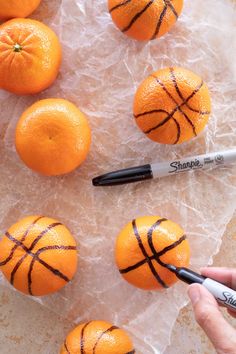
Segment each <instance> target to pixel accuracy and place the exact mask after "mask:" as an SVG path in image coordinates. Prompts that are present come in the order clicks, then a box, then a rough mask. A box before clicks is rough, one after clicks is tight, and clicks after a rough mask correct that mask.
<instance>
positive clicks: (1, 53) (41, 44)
mask: <svg viewBox="0 0 236 354" xmlns="http://www.w3.org/2000/svg"><path fill="white" fill-rule="evenodd" d="M60 64H61V45H60V43H59V40H58V38H57V36H56V34H55V33H54V32H53V31H52V30H51V29H50V28H49V27H48V26H46V25H44V24H43V23H41V22H39V21H35V20H30V19H18V18H17V19H13V20H10V21H7V22H5V23H4V24H2V25H1V26H0V88H1V89H4V90H7V91H10V92H12V93H15V94H18V95H29V94H35V93H39V92H41V91H43V90H45V89H46V88H48V87H49V86H51V85H52V83H53V82H54V81H55V79H56V77H57V75H58V72H59V68H60Z"/></svg>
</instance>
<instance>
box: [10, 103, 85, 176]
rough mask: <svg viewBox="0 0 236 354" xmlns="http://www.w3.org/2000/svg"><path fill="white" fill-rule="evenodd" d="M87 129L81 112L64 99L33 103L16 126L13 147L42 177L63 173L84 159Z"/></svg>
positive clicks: (69, 170) (72, 168) (75, 166)
mask: <svg viewBox="0 0 236 354" xmlns="http://www.w3.org/2000/svg"><path fill="white" fill-rule="evenodd" d="M90 143H91V130H90V127H89V124H88V120H87V118H86V117H85V115H84V114H83V113H82V112H81V111H80V110H79V109H78V108H77V107H76V106H75V105H74V104H73V103H71V102H69V101H67V100H64V99H58V98H54V99H45V100H41V101H38V102H36V103H34V104H33V105H32V106H31V107H29V108H28V109H27V110H26V111H25V112H24V113H23V114H22V116H21V118H20V119H19V121H18V124H17V127H16V135H15V144H16V150H17V152H18V154H19V156H20V158H21V159H22V161H23V162H24V163H25V164H26V165H27V166H28V167H29V168H31V169H32V170H34V171H36V172H38V173H41V174H43V175H46V176H56V175H61V174H66V173H69V172H71V171H73V170H74V169H76V168H77V167H78V166H80V165H81V163H82V162H83V161H84V160H85V159H86V157H87V154H88V152H89V148H90Z"/></svg>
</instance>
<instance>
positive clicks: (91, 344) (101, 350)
mask: <svg viewBox="0 0 236 354" xmlns="http://www.w3.org/2000/svg"><path fill="white" fill-rule="evenodd" d="M68 353H71V354H72V353H73V354H80V353H81V354H94V353H96V354H125V353H127V354H128V353H130V354H131V353H135V351H134V349H133V344H132V341H131V339H130V338H129V336H128V334H127V333H126V332H125V331H124V330H123V329H120V328H118V327H117V326H114V325H112V324H111V323H109V322H105V321H90V322H87V323H82V324H80V325H79V326H77V327H75V328H74V329H73V330H72V331H71V332H70V333H69V334H68V336H67V337H66V339H65V341H64V343H63V345H62V347H61V351H60V354H68Z"/></svg>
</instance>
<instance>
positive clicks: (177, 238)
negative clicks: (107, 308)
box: [115, 216, 190, 290]
mask: <svg viewBox="0 0 236 354" xmlns="http://www.w3.org/2000/svg"><path fill="white" fill-rule="evenodd" d="M176 242H177V243H176ZM169 247H170V248H169ZM160 252H161V253H160ZM159 253H160V254H159ZM115 258H116V264H117V267H118V269H119V271H120V273H121V275H122V276H123V278H124V279H125V280H126V281H128V282H129V283H130V284H132V285H134V286H136V287H138V288H141V289H144V290H161V289H163V288H166V287H170V286H172V285H173V284H174V283H175V282H176V281H177V280H178V278H177V277H176V276H175V274H174V273H172V272H171V271H169V269H167V268H166V267H165V265H166V264H172V265H174V266H176V267H187V266H188V265H189V259H190V247H189V243H188V240H187V239H186V236H185V235H184V231H183V229H182V228H181V227H180V226H179V225H178V224H176V223H175V222H173V221H171V220H167V219H164V218H161V217H160V216H143V217H139V218H137V219H136V220H133V221H132V222H130V223H129V224H127V225H126V226H125V227H124V229H123V230H122V231H121V232H120V234H119V235H118V237H117V241H116V250H115ZM164 264H165V265H164Z"/></svg>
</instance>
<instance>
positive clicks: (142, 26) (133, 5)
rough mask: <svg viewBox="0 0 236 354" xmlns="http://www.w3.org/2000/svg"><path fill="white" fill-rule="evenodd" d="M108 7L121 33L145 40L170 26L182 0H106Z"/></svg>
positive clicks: (162, 33) (164, 31) (159, 33)
mask: <svg viewBox="0 0 236 354" xmlns="http://www.w3.org/2000/svg"><path fill="white" fill-rule="evenodd" d="M108 8H109V12H110V14H111V17H112V20H113V22H114V23H115V25H116V26H117V27H118V28H119V29H120V30H121V31H122V32H123V33H125V34H126V35H127V36H129V37H132V38H134V39H137V40H140V41H147V40H150V39H155V38H159V37H161V36H163V35H164V34H165V33H167V32H168V31H169V30H170V29H171V28H172V26H173V25H174V24H175V22H176V21H177V19H178V17H179V15H180V13H181V11H182V8H183V0H172V1H171V0H151V1H150V0H139V1H136V0H108Z"/></svg>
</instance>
